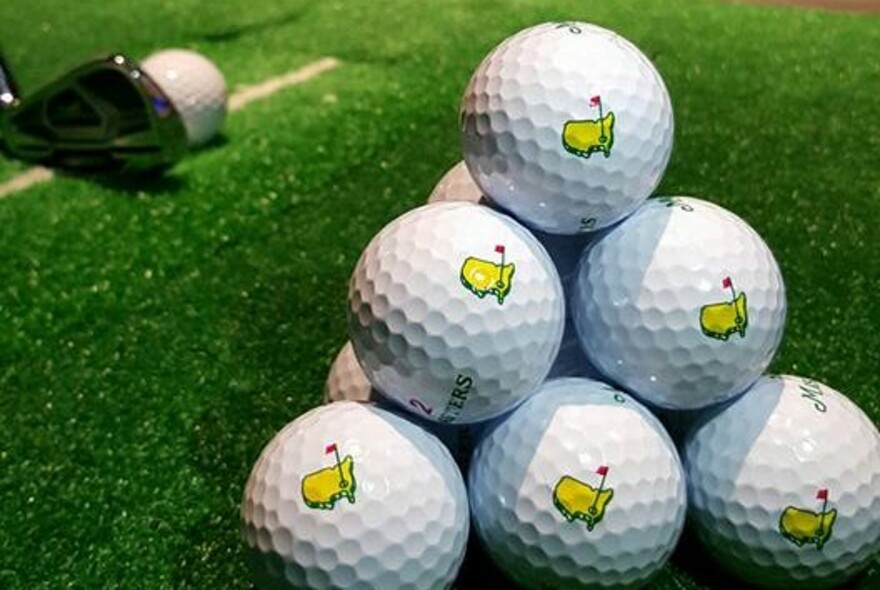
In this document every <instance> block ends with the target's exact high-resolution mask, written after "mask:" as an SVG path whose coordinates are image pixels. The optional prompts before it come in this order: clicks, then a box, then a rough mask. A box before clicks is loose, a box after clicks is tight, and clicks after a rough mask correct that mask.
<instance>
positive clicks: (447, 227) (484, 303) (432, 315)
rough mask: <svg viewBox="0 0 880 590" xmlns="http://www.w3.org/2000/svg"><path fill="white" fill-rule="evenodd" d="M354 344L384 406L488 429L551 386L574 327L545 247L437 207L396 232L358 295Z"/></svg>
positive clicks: (360, 273)
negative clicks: (567, 328) (566, 332)
mask: <svg viewBox="0 0 880 590" xmlns="http://www.w3.org/2000/svg"><path fill="white" fill-rule="evenodd" d="M348 299H349V310H348V311H349V313H348V319H349V333H350V336H351V340H352V343H353V344H354V349H355V353H356V354H357V357H358V359H359V361H360V364H361V367H362V368H363V369H364V372H365V373H366V374H367V377H368V378H369V380H370V382H371V383H372V384H373V385H374V386H375V387H376V388H377V389H379V391H381V392H382V393H383V394H384V395H385V396H386V397H389V398H391V399H394V400H395V401H397V402H398V403H400V404H401V405H403V406H404V407H407V408H408V409H409V410H411V411H413V412H416V413H418V414H419V415H421V416H424V417H427V418H430V419H432V420H437V421H440V422H450V423H469V422H479V421H482V420H487V419H489V418H492V417H494V416H498V415H500V414H502V413H504V412H505V411H507V410H509V409H511V408H513V407H514V406H515V405H516V404H518V403H519V402H521V401H522V400H523V399H525V397H526V396H528V395H529V394H531V393H532V392H533V391H534V390H535V388H537V386H538V385H539V384H540V383H541V382H542V381H543V380H544V378H545V377H546V375H547V372H548V371H549V369H550V366H551V364H552V363H553V360H554V358H555V357H556V352H557V350H558V349H559V343H560V340H561V337H562V330H563V325H564V320H565V303H564V301H563V295H562V286H561V284H560V282H559V276H558V274H557V273H556V269H555V268H554V267H553V263H552V261H551V260H550V258H549V256H548V255H547V253H546V252H545V251H544V248H542V247H541V245H540V244H539V243H538V242H537V241H536V240H535V238H534V237H533V236H532V235H531V234H530V233H529V232H528V231H527V230H526V229H525V228H523V227H522V226H521V225H519V224H518V223H517V222H515V221H514V220H513V219H511V218H510V217H508V216H506V215H503V214H501V213H497V212H495V211H493V210H491V209H489V208H487V207H483V206H480V205H474V204H472V203H434V204H430V205H424V206H422V207H420V208H418V209H415V210H413V211H410V212H409V213H406V214H404V215H403V216H401V217H399V218H397V219H396V220H394V221H392V222H391V223H390V224H388V225H387V226H386V227H385V228H384V229H383V230H382V231H381V232H379V234H378V235H377V236H376V237H374V238H373V240H372V241H371V242H370V244H369V245H368V246H367V248H366V249H365V250H364V252H363V254H361V257H360V260H359V261H358V263H357V266H356V267H355V270H354V273H353V274H352V277H351V282H350V284H349V298H348Z"/></svg>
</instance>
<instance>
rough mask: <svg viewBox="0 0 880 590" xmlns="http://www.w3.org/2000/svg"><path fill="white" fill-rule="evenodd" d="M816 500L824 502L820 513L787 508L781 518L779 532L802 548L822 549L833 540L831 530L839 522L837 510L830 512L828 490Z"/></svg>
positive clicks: (822, 490)
mask: <svg viewBox="0 0 880 590" xmlns="http://www.w3.org/2000/svg"><path fill="white" fill-rule="evenodd" d="M816 499H817V500H822V508H821V509H820V510H819V512H813V511H812V510H807V509H804V508H795V507H794V506H789V507H787V508H786V509H785V510H784V511H783V512H782V516H780V517H779V532H780V533H782V536H783V537H785V538H786V539H788V540H789V541H791V542H792V543H794V544H795V545H797V546H798V547H801V546H803V545H815V546H816V549H820V550H821V549H822V547H824V546H825V543H827V542H828V539H830V538H831V529H832V528H833V527H834V521H836V520H837V510H835V509H833V508H832V509H831V510H828V490H827V489H826V488H822V489H821V490H819V491H818V493H816Z"/></svg>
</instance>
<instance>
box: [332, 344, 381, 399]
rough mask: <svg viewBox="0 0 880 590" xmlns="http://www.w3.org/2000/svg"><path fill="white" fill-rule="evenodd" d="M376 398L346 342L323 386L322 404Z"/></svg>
mask: <svg viewBox="0 0 880 590" xmlns="http://www.w3.org/2000/svg"><path fill="white" fill-rule="evenodd" d="M376 397H377V396H376V395H374V393H373V385H372V383H370V380H369V379H367V376H366V375H365V374H364V371H363V369H361V366H360V364H358V360H357V357H356V356H355V354H354V348H353V347H352V345H351V341H348V342H346V343H345V346H343V347H342V348H341V349H340V350H339V353H338V354H337V355H336V358H335V359H334V360H333V364H332V365H331V366H330V373H329V374H328V375H327V383H326V384H325V385H324V403H325V404H326V403H329V402H339V401H344V400H349V401H353V402H366V401H376Z"/></svg>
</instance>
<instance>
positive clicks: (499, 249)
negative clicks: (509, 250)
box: [495, 244, 504, 254]
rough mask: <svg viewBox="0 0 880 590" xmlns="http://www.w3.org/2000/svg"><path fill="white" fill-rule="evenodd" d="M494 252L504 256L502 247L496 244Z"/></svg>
mask: <svg viewBox="0 0 880 590" xmlns="http://www.w3.org/2000/svg"><path fill="white" fill-rule="evenodd" d="M495 251H496V252H498V253H499V254H504V246H502V245H501V244H498V245H497V246H495Z"/></svg>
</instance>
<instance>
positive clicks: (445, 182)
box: [428, 161, 489, 205]
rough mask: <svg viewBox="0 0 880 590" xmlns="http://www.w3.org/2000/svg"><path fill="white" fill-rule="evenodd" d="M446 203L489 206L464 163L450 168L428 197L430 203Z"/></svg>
mask: <svg viewBox="0 0 880 590" xmlns="http://www.w3.org/2000/svg"><path fill="white" fill-rule="evenodd" d="M444 201H466V202H468V203H479V204H481V205H489V202H488V199H487V197H486V195H484V194H483V191H482V190H481V189H480V187H478V186H477V183H475V182H474V179H473V178H471V173H470V172H468V169H467V166H466V165H465V163H464V162H463V161H462V162H459V163H458V164H456V165H455V166H453V167H452V168H450V169H449V170H448V171H447V172H446V174H444V175H443V178H441V179H440V182H438V183H437V186H435V187H434V190H433V191H431V194H430V195H429V196H428V202H429V203H442V202H444Z"/></svg>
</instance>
